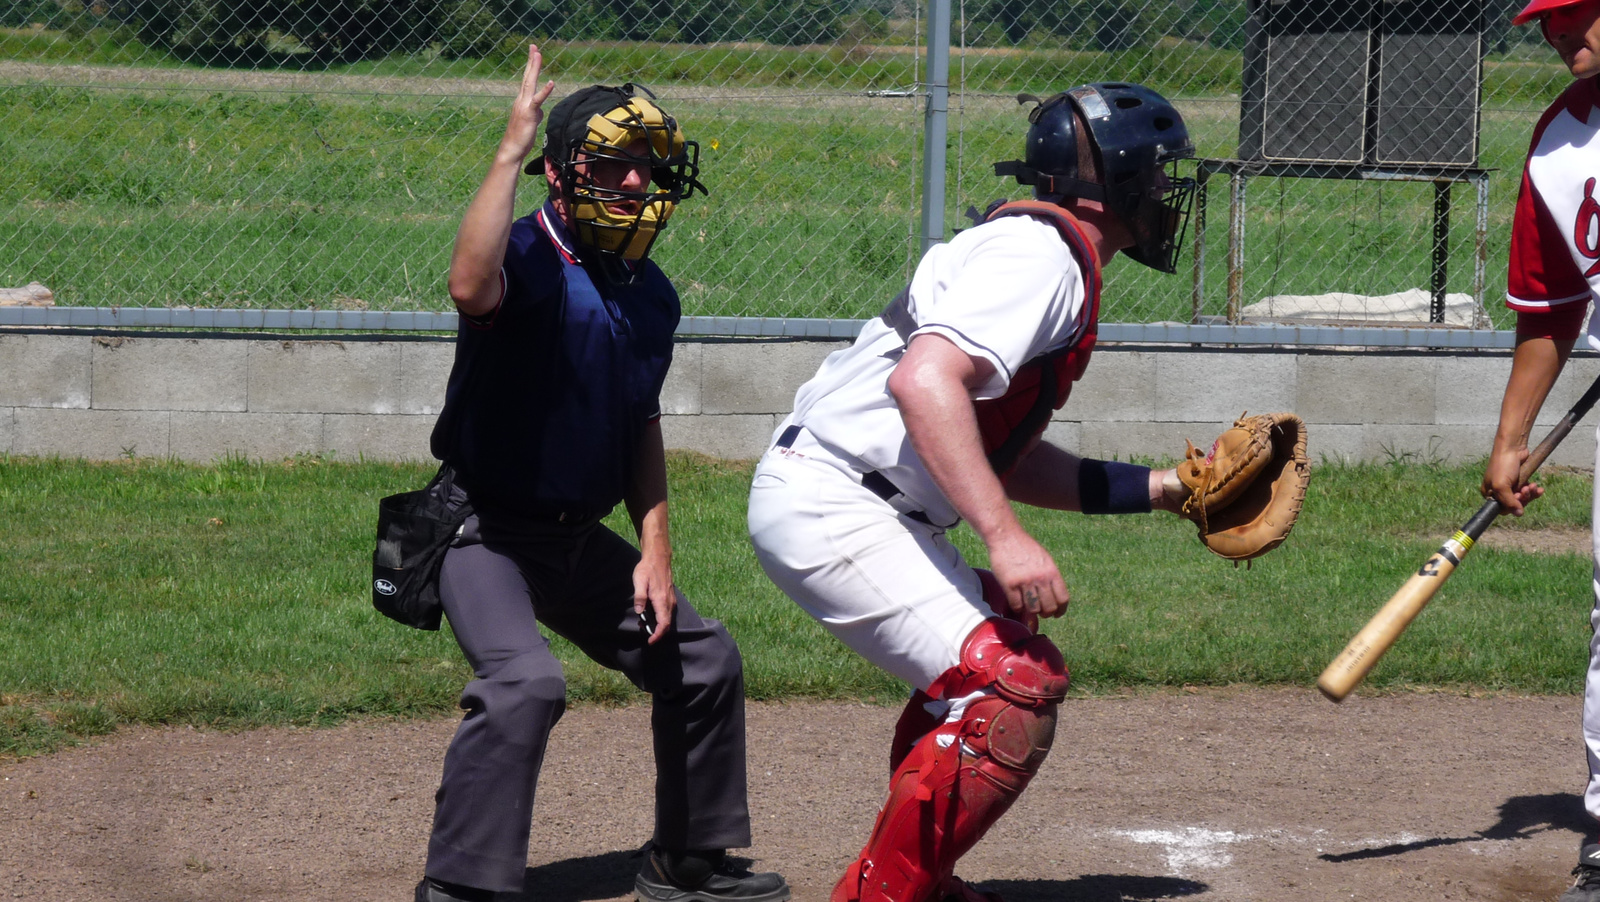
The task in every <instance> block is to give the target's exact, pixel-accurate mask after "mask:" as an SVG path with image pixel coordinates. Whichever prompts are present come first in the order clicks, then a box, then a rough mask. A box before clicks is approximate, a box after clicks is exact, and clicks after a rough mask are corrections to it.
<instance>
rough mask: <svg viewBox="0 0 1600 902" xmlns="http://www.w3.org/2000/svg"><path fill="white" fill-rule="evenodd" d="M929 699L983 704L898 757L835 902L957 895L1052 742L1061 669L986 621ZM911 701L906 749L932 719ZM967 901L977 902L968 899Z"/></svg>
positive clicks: (1034, 646) (1036, 644) (914, 901)
mask: <svg viewBox="0 0 1600 902" xmlns="http://www.w3.org/2000/svg"><path fill="white" fill-rule="evenodd" d="M932 688H933V692H934V695H935V696H937V697H941V698H950V699H954V698H961V697H965V696H970V695H972V694H974V693H978V692H980V691H987V692H990V693H992V694H989V695H985V696H983V697H980V698H979V699H977V700H975V701H973V702H971V703H970V704H968V705H967V707H966V710H965V711H964V712H963V714H962V717H961V719H960V720H957V721H953V722H950V723H945V724H943V725H941V726H939V727H938V728H937V729H934V730H933V731H932V732H929V733H926V734H925V735H923V736H922V738H921V739H920V740H918V741H916V743H915V745H914V746H912V747H911V748H910V749H909V751H907V752H901V751H900V746H899V745H898V744H897V745H896V747H895V749H894V751H893V752H891V758H896V757H899V760H898V761H897V762H896V765H897V766H896V768H895V771H894V774H893V776H891V777H890V779H889V799H888V801H887V802H885V803H884V806H883V810H882V811H881V812H879V814H878V822H877V824H876V825H875V826H874V827H873V829H872V836H871V838H870V839H868V840H867V845H866V848H864V849H863V850H862V851H861V855H860V857H859V858H857V860H856V861H855V862H854V863H852V864H851V865H850V867H849V868H848V869H847V870H846V871H845V875H844V877H843V878H842V879H841V880H840V881H839V884H838V886H836V887H834V891H833V897H832V899H833V902H926V900H929V899H931V898H934V897H935V895H936V894H941V893H942V894H952V893H963V891H964V893H965V894H970V893H971V891H970V890H964V888H963V887H961V884H960V883H959V881H955V880H954V878H953V876H952V872H953V871H954V869H955V863H956V860H957V859H959V858H960V857H961V856H962V855H964V854H966V852H967V851H968V850H969V849H971V848H972V846H973V845H974V844H976V843H977V841H978V840H979V839H981V838H982V837H983V835H984V833H986V832H988V830H989V828H990V827H991V826H993V825H994V823H995V821H997V820H999V818H1000V816H1001V815H1002V814H1004V813H1005V812H1006V809H1008V808H1010V807H1011V803H1012V802H1014V801H1016V798H1017V796H1019V795H1021V793H1022V790H1023V788H1025V787H1026V786H1027V785H1028V781H1029V780H1031V779H1032V778H1033V775H1034V774H1035V773H1037V772H1038V770H1039V766H1040V765H1041V764H1042V763H1043V762H1044V758H1045V755H1047V754H1048V753H1049V751H1050V743H1051V741H1052V739H1053V738H1054V736H1055V722H1056V721H1055V718H1056V706H1057V704H1058V703H1059V702H1060V701H1061V699H1062V697H1063V696H1064V695H1065V693H1066V689H1067V673H1066V667H1065V665H1064V664H1063V663H1062V661H1061V654H1060V652H1059V651H1057V650H1056V647H1055V646H1054V645H1053V644H1052V643H1051V642H1050V640H1048V639H1046V638H1044V637H1042V636H1035V635H1033V634H1032V633H1031V632H1030V631H1029V630H1028V628H1027V627H1025V626H1023V625H1022V624H1020V623H1017V622H1015V621H1008V620H1002V619H998V618H996V619H991V620H986V621H984V622H983V624H982V625H980V626H979V627H978V628H977V629H976V630H974V631H973V633H972V635H971V636H969V637H968V638H967V641H966V643H965V645H964V646H963V647H962V652H961V663H960V664H959V665H957V666H956V667H953V668H951V669H950V670H949V671H948V672H946V673H945V674H944V675H943V676H941V677H940V678H939V680H938V681H937V682H935V684H934V686H933V687H932ZM929 698H930V696H929V695H927V694H924V693H918V694H917V695H916V696H914V697H913V698H912V700H911V703H910V704H909V705H907V708H906V713H905V714H904V715H902V716H901V723H900V725H899V726H898V727H897V728H896V741H897V743H898V742H900V741H901V740H902V739H905V740H907V741H909V739H910V736H911V735H912V734H913V733H914V732H915V731H917V730H919V729H921V728H922V727H923V726H924V724H925V723H926V721H927V720H929V719H931V717H930V716H929V715H927V714H926V713H925V712H923V711H922V710H921V705H920V704H919V702H926V701H927V700H929ZM966 898H981V897H977V896H976V895H975V894H972V895H967V896H966Z"/></svg>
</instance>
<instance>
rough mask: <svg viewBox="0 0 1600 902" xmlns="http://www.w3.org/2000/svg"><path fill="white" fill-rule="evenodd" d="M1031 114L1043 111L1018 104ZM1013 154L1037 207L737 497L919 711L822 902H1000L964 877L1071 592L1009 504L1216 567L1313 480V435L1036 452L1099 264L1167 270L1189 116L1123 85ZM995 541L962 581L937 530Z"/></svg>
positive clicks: (934, 296) (950, 277)
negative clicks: (1162, 527) (1143, 537)
mask: <svg viewBox="0 0 1600 902" xmlns="http://www.w3.org/2000/svg"><path fill="white" fill-rule="evenodd" d="M1028 99H1033V98H1028ZM1029 119H1030V121H1031V123H1032V124H1031V127H1030V128H1029V130H1028V133H1027V141H1026V146H1027V153H1026V159H1025V160H1024V161H1018V162H1011V163H1002V164H998V165H997V166H996V171H997V173H999V174H1009V175H1013V176H1015V177H1016V178H1017V180H1018V181H1019V182H1021V183H1022V184H1024V185H1031V186H1033V187H1034V192H1035V199H1034V200H1032V201H1023V202H1016V203H1010V204H999V205H996V206H993V207H991V208H990V211H989V214H988V215H987V217H985V218H984V219H983V221H982V222H981V223H980V224H978V225H976V226H974V227H973V228H970V229H967V230H965V231H963V232H962V233H961V234H959V235H958V236H956V238H955V239H954V240H953V241H951V242H950V243H948V244H943V245H939V246H936V247H934V248H932V249H931V250H929V251H928V253H927V254H926V256H924V257H923V259H922V261H921V263H920V265H919V266H918V268H917V271H916V273H915V275H914V277H913V279H912V281H911V284H910V286H909V287H908V288H907V289H906V290H905V291H904V292H902V293H901V294H900V296H899V297H898V298H896V299H895V300H894V301H893V302H892V303H891V304H890V305H889V306H888V308H887V309H885V310H884V312H883V313H882V315H881V316H880V317H878V318H876V319H874V320H871V321H869V322H868V323H867V325H866V326H865V327H864V328H863V330H862V332H861V334H860V337H859V338H858V339H857V340H856V342H855V344H854V345H853V346H852V347H850V348H847V349H845V350H842V351H839V352H837V353H835V354H833V355H831V356H830V357H829V358H828V359H827V361H826V362H825V363H824V364H823V365H822V368H821V370H820V371H819V372H818V373H817V374H816V376H815V377H813V378H812V379H811V381H809V382H808V383H806V384H805V385H804V386H802V387H801V389H800V391H799V392H798V394H797V396H796V398H795V410H794V412H793V413H792V414H791V415H790V416H789V417H788V418H787V419H785V420H784V422H783V423H782V424H780V425H779V427H778V429H777V431H776V433H775V434H774V436H773V444H772V447H771V449H770V450H769V451H768V452H767V453H766V455H765V456H764V457H763V458H762V460H761V463H760V465H759V466H758V468H757V470H756V474H755V478H754V482H753V485H752V487H751V492H750V508H749V527H750V535H751V540H752V541H753V543H754V545H755V550H756V555H757V557H758V558H759V560H760V561H761V564H762V566H763V568H765V570H766V572H767V574H768V576H770V577H771V578H772V580H773V581H774V582H775V583H777V585H778V586H779V587H780V588H781V589H783V591H784V592H786V593H788V595H789V596H790V597H791V598H793V599H794V600H795V601H796V602H797V603H798V604H799V605H800V606H801V607H802V608H804V609H805V610H806V612H807V613H809V614H811V615H812V616H813V617H815V618H817V619H818V620H819V621H821V623H822V624H823V626H824V627H825V628H826V629H827V630H828V631H829V632H831V633H832V634H833V635H834V636H836V637H838V638H839V639H840V640H841V641H843V642H844V643H845V644H846V645H848V646H849V647H851V648H852V649H854V650H855V651H856V652H858V653H860V654H861V655H863V656H864V657H866V658H867V659H869V660H871V661H873V662H874V663H876V664H878V665H879V666H881V667H883V668H885V669H886V670H888V671H889V672H890V673H892V674H894V675H895V676H897V677H900V678H901V679H904V680H906V681H907V682H909V683H910V684H911V685H912V686H913V687H915V690H916V691H915V693H914V695H913V697H912V699H911V701H910V703H909V704H907V706H906V709H905V712H904V713H903V714H902V715H901V718H900V722H899V724H898V725H897V727H896V729H895V734H894V738H893V745H892V746H891V748H890V752H889V764H890V769H891V772H892V776H891V777H890V782H889V794H888V800H887V801H886V802H885V804H884V806H883V808H882V810H881V812H880V813H879V815H878V820H877V824H876V826H875V827H874V828H873V830H872V834H871V836H870V837H869V838H868V839H867V842H866V846H865V848H863V849H862V851H861V854H860V856H859V857H858V858H857V859H856V860H855V861H854V862H852V863H851V864H850V865H849V867H848V868H847V869H846V870H845V873H844V876H843V877H842V878H840V880H839V882H838V884H837V886H836V887H835V888H834V890H833V897H832V898H833V902H853V900H871V902H889V900H893V902H925V900H950V899H953V900H958V902H975V900H983V899H990V900H994V899H996V898H997V897H996V896H995V895H994V894H993V893H988V894H984V893H978V892H976V891H974V890H972V889H970V888H968V887H967V886H966V885H965V884H963V883H962V882H961V881H960V880H958V879H957V878H956V877H955V875H954V869H955V865H956V861H957V859H959V858H960V857H961V856H962V854H964V853H965V852H966V851H967V850H968V849H970V848H972V846H973V844H974V843H976V842H977V841H978V840H979V839H980V838H981V837H982V836H983V835H984V833H985V832H986V831H987V830H988V829H989V828H990V826H992V825H993V824H994V823H995V821H996V820H997V819H998V818H999V817H1000V816H1001V815H1002V814H1003V813H1004V812H1005V811H1006V809H1007V808H1008V807H1010V805H1011V804H1012V802H1013V801H1015V800H1016V798H1017V797H1018V795H1019V794H1020V793H1021V792H1022V790H1023V788H1024V787H1026V786H1027V784H1028V781H1029V780H1030V779H1031V778H1032V777H1033V775H1034V773H1036V772H1037V771H1038V769H1039V766H1040V764H1041V763H1042V762H1043V760H1044V758H1045V755H1046V754H1047V753H1048V752H1049V750H1050V744H1051V740H1052V738H1053V737H1054V734H1055V716H1056V707H1057V704H1058V703H1059V702H1060V701H1061V699H1062V698H1063V696H1064V694H1065V693H1066V689H1067V681H1068V678H1067V669H1066V666H1065V665H1064V663H1063V661H1062V657H1061V653H1060V652H1059V651H1058V650H1057V649H1056V646H1055V645H1054V644H1053V643H1052V642H1051V641H1050V640H1049V639H1047V638H1045V637H1044V636H1041V635H1038V634H1037V632H1036V628H1037V626H1038V618H1040V617H1054V616H1058V615H1060V614H1061V613H1063V610H1064V609H1065V607H1066V604H1067V587H1066V584H1065V582H1064V581H1063V579H1062V576H1061V571H1060V569H1059V568H1058V566H1057V564H1056V562H1055V560H1054V559H1053V558H1052V557H1051V555H1050V552H1049V551H1048V550H1046V549H1045V548H1044V547H1043V546H1042V545H1040V544H1039V542H1038V541H1036V540H1035V539H1034V538H1033V537H1032V536H1030V535H1029V534H1028V533H1027V531H1026V530H1024V529H1023V528H1022V526H1021V524H1020V523H1019V522H1018V520H1017V517H1016V514H1015V513H1014V512H1013V510H1012V507H1011V502H1013V501H1020V502H1023V503H1026V504H1032V505H1037V506H1040V507H1046V508H1054V509H1057V510H1069V511H1076V510H1081V511H1083V512H1084V513H1087V514H1117V513H1141V512H1148V511H1151V510H1165V511H1170V512H1173V513H1178V514H1183V515H1186V516H1188V517H1190V518H1191V519H1193V520H1194V521H1195V522H1196V523H1197V524H1198V525H1200V527H1201V532H1202V540H1203V541H1207V542H1208V543H1211V547H1213V548H1214V550H1216V551H1217V552H1218V553H1220V554H1222V555H1224V556H1225V557H1227V558H1229V559H1232V560H1235V561H1243V560H1249V559H1251V558H1253V557H1255V556H1257V555H1259V554H1262V553H1264V552H1265V551H1267V550H1269V549H1270V548H1272V547H1274V546H1275V545H1277V543H1279V542H1281V541H1282V539H1283V537H1284V536H1285V535H1287V533H1288V531H1289V528H1290V527H1291V526H1292V524H1293V522H1294V518H1295V515H1296V514H1297V513H1298V512H1299V506H1300V500H1301V498H1302V497H1303V494H1304V490H1305V482H1306V478H1307V476H1308V474H1309V468H1308V465H1307V464H1306V460H1305V440H1304V427H1303V424H1302V423H1301V422H1300V420H1299V418H1297V417H1294V416H1293V415H1288V414H1283V415H1276V416H1269V417H1245V418H1241V419H1240V421H1239V422H1238V424H1237V425H1236V426H1235V427H1234V428H1233V429H1231V430H1229V431H1228V433H1226V434H1225V435H1224V436H1223V438H1222V439H1219V440H1218V442H1217V443H1216V444H1215V445H1214V446H1213V448H1212V449H1211V453H1209V454H1201V453H1200V452H1198V451H1195V450H1193V449H1192V448H1191V450H1190V454H1189V455H1188V456H1187V457H1186V459H1185V460H1184V461H1183V463H1182V464H1181V465H1180V466H1179V467H1177V468H1175V469H1170V470H1151V469H1149V468H1147V467H1142V466H1136V465H1133V464H1128V463H1117V462H1110V461H1100V460H1091V459H1087V458H1081V457H1078V456H1076V455H1074V454H1072V453H1070V452H1068V451H1065V450H1062V449H1061V448H1058V447H1055V446H1053V445H1051V444H1048V443H1045V442H1041V441H1040V437H1041V435H1042V433H1043V431H1044V428H1045V426H1046V424H1047V423H1048V421H1049V418H1050V414H1051V411H1052V410H1054V409H1058V408H1060V407H1061V406H1062V404H1064V403H1065V402H1066V400H1067V395H1068V393H1069V392H1070V391H1071V389H1072V386H1073V383H1074V382H1075V381H1076V380H1078V379H1079V378H1080V377H1081V376H1082V375H1083V373H1084V369H1085V367H1086V366H1087V365H1088V362H1089V356H1090V353H1091V352H1092V351H1093V349H1094V344H1095V335H1096V322H1097V318H1098V314H1099V304H1100V267H1101V261H1104V260H1109V259H1110V258H1111V257H1112V256H1113V255H1115V254H1116V253H1117V252H1118V251H1121V252H1123V253H1124V254H1126V255H1127V256H1129V257H1132V258H1133V259H1135V260H1137V261H1139V262H1141V263H1143V264H1145V265H1147V266H1151V267H1153V268H1155V269H1158V270H1161V271H1163V272H1172V271H1173V270H1174V269H1175V264H1176V257H1177V252H1178V247H1179V244H1180V241H1181V237H1182V233H1183V229H1184V226H1185V222H1186V219H1187V214H1188V208H1189V202H1190V199H1191V197H1192V194H1193V191H1194V183H1193V181H1191V180H1182V181H1180V180H1177V179H1176V178H1175V177H1174V174H1173V173H1171V172H1170V170H1171V169H1173V168H1174V166H1175V164H1176V162H1177V161H1178V160H1181V159H1184V158H1187V157H1190V156H1192V155H1193V145H1192V144H1191V142H1190V140H1189V135H1188V132H1187V130H1186V128H1185V126H1184V124H1183V117H1182V116H1180V115H1179V114H1178V111H1177V110H1176V109H1174V108H1173V107H1172V105H1171V104H1169V103H1168V102H1167V101H1166V100H1164V99H1163V98H1162V97H1161V96H1160V95H1158V94H1157V93H1155V92H1154V91H1151V90H1149V89H1147V88H1144V87H1140V86H1138V85H1129V84H1095V85H1084V86H1082V87H1078V88H1074V89H1072V90H1070V91H1066V92H1063V93H1061V94H1057V95H1055V96H1054V97H1051V98H1049V99H1047V100H1044V101H1042V102H1039V103H1038V105H1037V106H1036V107H1035V109H1034V110H1033V111H1032V113H1031V115H1030V117H1029ZM961 520H966V521H967V522H968V523H970V524H971V525H972V528H973V529H974V530H975V531H976V532H977V534H978V536H979V537H980V538H981V539H982V541H983V543H984V545H985V546H986V547H987V550H988V553H989V560H990V565H991V567H992V568H993V571H992V573H990V572H987V571H975V570H974V569H973V568H971V567H970V566H968V565H967V564H966V562H965V561H963V559H962V557H961V554H960V553H959V552H958V551H957V550H956V548H955V547H954V546H953V545H952V544H951V543H950V541H949V539H948V538H947V537H946V531H947V530H949V529H950V528H951V527H953V526H955V525H956V524H957V523H958V522H960V521H961Z"/></svg>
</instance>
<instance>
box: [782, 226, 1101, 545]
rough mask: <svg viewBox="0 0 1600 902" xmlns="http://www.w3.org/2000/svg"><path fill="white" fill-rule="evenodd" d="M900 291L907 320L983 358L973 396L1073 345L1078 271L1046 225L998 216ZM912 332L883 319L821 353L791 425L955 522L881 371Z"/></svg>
mask: <svg viewBox="0 0 1600 902" xmlns="http://www.w3.org/2000/svg"><path fill="white" fill-rule="evenodd" d="M906 291H907V295H906V297H905V298H904V303H905V308H906V312H907V313H908V314H909V316H910V318H911V319H912V320H913V321H914V322H915V324H916V327H915V329H914V330H913V331H912V332H911V333H910V336H909V337H910V338H915V337H916V336H918V335H923V334H937V335H940V336H943V337H944V338H946V339H948V340H949V341H951V342H952V343H954V344H955V345H956V346H957V347H958V348H960V349H961V350H962V351H965V352H966V353H967V354H969V355H971V356H973V357H978V358H982V359H984V360H987V361H989V363H990V364H992V365H993V366H994V376H993V377H992V378H991V379H990V380H989V381H988V382H987V383H986V384H984V385H983V386H982V387H981V388H980V389H979V390H978V392H977V397H976V398H975V400H986V399H989V398H998V397H1000V396H1001V395H1003V394H1005V391H1006V388H1007V387H1008V386H1009V385H1010V383H1011V379H1012V377H1013V375H1014V374H1015V373H1016V372H1017V370H1018V368H1019V367H1021V366H1022V365H1023V364H1025V363H1027V362H1028V361H1030V360H1032V359H1033V358H1035V357H1037V356H1039V355H1040V354H1043V353H1046V352H1049V351H1052V350H1055V349H1057V348H1060V347H1063V346H1065V345H1067V344H1069V343H1070V342H1072V341H1074V340H1075V339H1076V338H1077V336H1078V335H1079V334H1080V333H1081V332H1082V331H1083V328H1084V325H1085V309H1086V306H1085V287H1084V278H1083V270H1082V267H1081V266H1080V264H1079V262H1078V260H1077V258H1076V257H1074V256H1073V255H1072V252H1071V251H1070V250H1068V248H1067V245H1066V244H1065V243H1064V242H1063V241H1062V240H1061V235H1060V233H1059V232H1058V231H1057V230H1056V227H1055V226H1054V225H1051V224H1049V223H1045V222H1042V221H1040V220H1038V219H1035V218H1033V217H1031V216H1002V217H1000V218H998V219H995V220H993V221H991V222H987V223H984V224H982V225H979V226H974V227H973V228H970V229H967V230H965V231H963V232H961V233H960V234H958V235H957V236H956V237H955V238H954V239H953V240H952V241H950V242H949V243H948V244H941V245H936V246H934V247H933V248H930V249H929V250H928V252H927V254H926V255H924V256H923V258H922V262H921V263H920V264H918V266H917V271H916V274H915V275H914V276H913V277H912V280H911V285H910V287H909V288H907V290H906ZM908 341H909V338H907V339H903V338H902V337H901V336H900V334H899V333H898V332H896V331H895V330H894V329H893V328H891V327H890V326H889V325H888V324H886V323H885V322H884V321H883V320H882V319H881V318H874V319H872V320H869V321H868V322H867V324H866V326H865V327H863V329H862V331H861V334H860V335H859V336H858V337H857V339H856V341H855V344H853V345H851V346H850V347H848V348H846V349H844V350H842V351H836V352H834V353H833V354H830V355H829V356H828V359H827V360H826V361H824V362H823V364H822V367H821V369H819V370H818V371H817V375H816V376H814V377H812V379H811V381H809V382H807V383H806V384H805V385H803V386H801V387H800V390H799V391H798V392H797V393H796V395H795V409H794V413H793V414H792V415H791V416H790V418H789V419H788V420H787V421H785V423H784V424H783V425H782V426H780V427H779V431H780V432H781V431H782V429H783V428H784V427H785V426H787V425H788V424H789V423H795V424H798V425H800V426H802V427H803V428H804V429H805V430H806V431H807V432H809V433H810V434H811V436H812V437H813V438H815V439H816V441H817V442H818V443H820V444H821V445H822V446H823V447H824V448H826V449H827V450H828V451H830V452H831V453H832V454H834V455H835V456H836V457H837V458H838V459H839V460H840V461H841V462H842V463H844V464H845V465H847V466H850V467H852V468H854V469H856V470H857V471H859V472H867V471H871V470H879V471H881V472H882V473H883V474H884V475H885V476H887V477H888V478H889V480H890V481H891V482H893V483H894V485H895V486H896V487H897V488H899V489H900V491H901V492H903V493H904V494H905V496H906V498H907V499H909V500H910V501H911V502H912V503H914V504H915V505H916V506H918V507H919V508H920V509H922V510H924V511H927V513H928V515H929V516H930V517H931V518H932V519H933V520H934V521H936V522H939V523H950V522H954V521H955V520H956V519H957V515H956V513H955V511H954V508H952V507H951V505H950V502H949V500H948V499H947V498H945V496H944V492H943V491H941V490H940V489H939V487H938V486H937V485H936V484H935V483H934V482H933V479H932V477H930V476H929V475H928V471H927V469H926V468H925V467H924V466H923V465H922V462H921V461H920V460H919V459H918V458H917V455H916V453H915V452H914V451H913V450H912V448H911V443H910V440H909V439H908V438H907V436H906V428H905V422H904V421H903V420H902V419H901V418H900V411H899V409H898V408H897V407H896V406H895V403H894V398H893V397H892V396H891V395H890V394H889V387H888V381H889V375H890V373H892V372H893V371H894V366H895V363H896V362H897V361H899V359H900V356H901V354H902V353H903V352H904V349H905V345H906V344H907V343H908Z"/></svg>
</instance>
